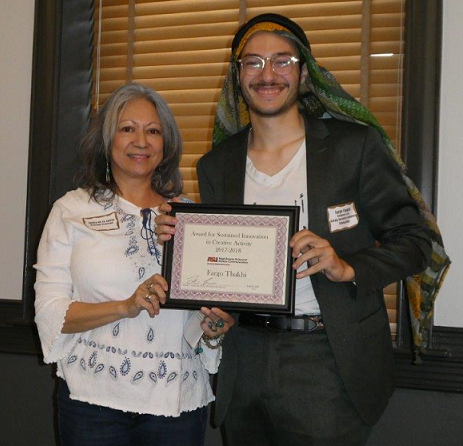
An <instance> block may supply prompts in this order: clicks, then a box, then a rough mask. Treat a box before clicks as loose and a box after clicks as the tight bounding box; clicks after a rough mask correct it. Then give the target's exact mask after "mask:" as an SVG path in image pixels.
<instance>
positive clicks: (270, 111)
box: [241, 82, 299, 117]
mask: <svg viewBox="0 0 463 446" xmlns="http://www.w3.org/2000/svg"><path fill="white" fill-rule="evenodd" d="M276 85H280V84H279V83H275V82H272V83H269V84H266V83H262V82H261V83H259V84H256V85H253V87H271V86H276ZM286 87H287V88H289V86H288V85H286ZM241 92H242V95H243V98H244V100H245V101H246V104H247V105H248V108H249V110H250V111H252V112H253V113H255V114H256V115H258V116H262V117H273V116H280V115H282V114H283V113H285V112H287V111H288V110H289V109H290V108H292V107H293V106H294V104H295V103H297V96H298V93H299V92H298V90H297V89H293V90H291V91H290V94H289V95H288V97H287V98H286V101H285V102H284V103H283V104H282V105H280V106H279V107H276V108H268V107H260V106H259V105H257V104H256V102H255V101H254V99H253V98H252V96H251V95H250V94H248V91H246V92H244V91H243V90H242V91H241Z"/></svg>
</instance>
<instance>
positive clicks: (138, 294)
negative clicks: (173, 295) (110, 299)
mask: <svg viewBox="0 0 463 446" xmlns="http://www.w3.org/2000/svg"><path fill="white" fill-rule="evenodd" d="M167 289H168V285H167V281H166V280H165V279H164V277H162V276H161V275H160V274H154V275H153V276H151V277H150V278H149V279H147V280H145V281H144V282H143V283H141V284H140V285H139V286H138V288H137V289H136V290H135V292H134V293H133V294H132V296H130V297H129V298H128V299H126V300H125V301H124V308H125V313H126V315H125V317H128V318H133V317H137V316H138V315H139V314H140V313H141V312H142V311H143V310H146V311H147V312H148V313H149V315H150V317H154V316H156V315H157V314H159V311H160V306H161V304H164V303H165V302H166V291H167Z"/></svg>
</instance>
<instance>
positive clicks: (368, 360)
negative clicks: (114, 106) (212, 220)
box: [197, 117, 431, 425]
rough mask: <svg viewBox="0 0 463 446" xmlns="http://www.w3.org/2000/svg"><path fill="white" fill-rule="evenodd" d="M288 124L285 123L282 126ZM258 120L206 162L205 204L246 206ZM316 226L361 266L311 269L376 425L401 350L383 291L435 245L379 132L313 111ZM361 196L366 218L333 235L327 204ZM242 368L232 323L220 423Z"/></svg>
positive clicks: (310, 135)
mask: <svg viewBox="0 0 463 446" xmlns="http://www.w3.org/2000/svg"><path fill="white" fill-rule="evenodd" d="M282 131H284V130H282ZM248 133H249V127H247V128H246V129H244V130H243V131H241V132H239V133H237V134H236V135H233V136H232V137H230V138H228V139H227V140H226V141H224V142H223V143H221V144H219V145H218V146H216V147H214V148H213V149H212V150H211V151H210V152H209V153H207V154H206V155H204V156H203V157H202V158H201V159H200V161H199V163H198V166H197V172H198V179H199V188H200V193H201V200H202V202H203V203H217V204H220V203H225V204H242V203H243V199H244V182H245V169H246V156H247V139H248ZM306 147H307V156H306V158H307V183H308V191H307V192H308V195H307V197H308V205H307V206H308V215H309V222H308V228H309V230H311V231H312V232H314V233H315V234H316V235H318V236H320V237H322V238H324V239H327V240H328V241H329V242H330V243H331V246H332V247H333V248H334V250H335V251H336V253H337V254H338V255H339V257H341V258H342V259H344V260H345V261H346V262H347V263H348V264H349V265H351V266H352V267H353V269H354V271H355V283H352V282H331V281H330V280H328V279H327V278H326V277H325V276H324V275H323V274H320V273H319V274H315V275H313V276H311V280H312V284H313V289H314V292H315V296H316V298H317V300H318V303H319V305H320V310H321V314H322V316H323V321H324V323H325V327H326V333H327V336H328V339H329V343H330V345H331V348H332V351H333V354H334V358H335V361H336V364H337V366H338V368H339V373H340V376H341V378H342V380H343V382H344V385H345V387H346V390H347V393H348V395H349V397H350V399H351V401H352V403H353V404H354V406H355V408H356V410H357V411H358V413H359V415H360V416H361V418H362V419H363V420H364V421H365V422H366V423H367V424H369V425H372V424H374V423H375V422H376V421H377V420H378V419H379V417H380V415H381V413H382V412H383V411H384V409H385V407H386V404H387V401H388V399H389V397H390V395H391V394H392V391H393V356H392V342H391V334H390V330H389V323H388V316H387V311H386V308H385V304H384V298H383V291H382V290H383V288H384V287H385V286H386V285H388V284H390V283H392V282H395V281H398V280H400V279H403V278H405V277H407V276H410V275H412V274H415V273H418V272H420V271H422V270H423V269H425V267H426V265H427V262H428V259H429V256H430V252H431V242H430V239H429V234H428V230H427V228H426V227H425V226H424V225H423V223H422V221H421V219H420V216H419V212H418V209H417V207H416V204H415V202H414V200H413V199H412V198H411V196H410V194H409V193H408V191H407V188H406V185H405V183H404V180H403V179H402V176H401V173H400V170H399V167H398V166H397V164H396V163H395V161H394V160H393V159H392V157H391V155H390V154H389V153H388V152H387V150H386V149H385V147H384V143H383V141H382V138H381V137H380V135H379V133H378V132H377V131H376V130H375V129H373V128H371V127H368V126H363V125H358V124H351V123H347V122H343V121H339V120H337V119H326V120H320V119H315V118H310V117H309V118H306ZM352 202H353V203H354V204H355V207H356V210H357V212H358V216H359V222H358V225H357V226H355V227H353V228H351V229H346V230H342V231H339V232H333V233H331V232H330V229H329V225H328V214H327V209H328V207H330V206H337V205H342V204H345V203H352ZM236 372H237V361H236V352H235V347H234V340H233V328H232V329H231V330H230V332H229V333H228V334H227V335H226V336H225V339H224V344H223V357H222V362H221V365H220V369H219V376H218V385H217V403H216V409H215V422H216V423H217V424H221V423H222V421H223V419H224V417H225V414H226V411H227V408H228V405H229V402H230V400H231V396H232V393H233V385H234V379H235V376H236Z"/></svg>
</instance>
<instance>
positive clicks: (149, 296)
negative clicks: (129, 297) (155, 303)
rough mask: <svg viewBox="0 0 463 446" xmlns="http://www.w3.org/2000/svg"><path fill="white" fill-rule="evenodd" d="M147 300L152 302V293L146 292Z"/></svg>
mask: <svg viewBox="0 0 463 446" xmlns="http://www.w3.org/2000/svg"><path fill="white" fill-rule="evenodd" d="M145 300H146V301H147V302H151V294H150V293H147V294H146V296H145Z"/></svg>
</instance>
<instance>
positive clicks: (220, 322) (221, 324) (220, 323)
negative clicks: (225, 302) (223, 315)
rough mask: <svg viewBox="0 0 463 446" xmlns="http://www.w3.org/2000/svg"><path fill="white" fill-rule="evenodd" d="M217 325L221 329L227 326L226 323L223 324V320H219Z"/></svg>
mask: <svg viewBox="0 0 463 446" xmlns="http://www.w3.org/2000/svg"><path fill="white" fill-rule="evenodd" d="M216 325H217V327H219V328H223V327H224V326H225V323H224V322H223V319H217V322H216Z"/></svg>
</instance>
